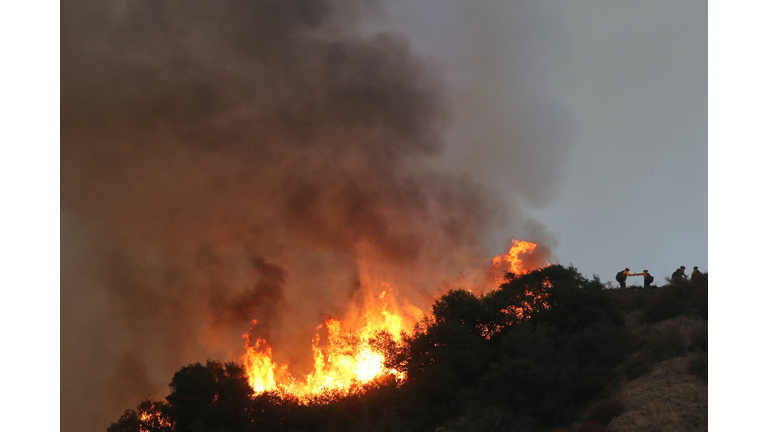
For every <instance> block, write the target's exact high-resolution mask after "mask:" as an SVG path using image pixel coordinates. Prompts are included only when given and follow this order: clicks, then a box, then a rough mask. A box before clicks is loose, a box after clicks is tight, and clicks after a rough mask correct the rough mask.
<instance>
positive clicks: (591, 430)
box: [576, 420, 611, 432]
mask: <svg viewBox="0 0 768 432" xmlns="http://www.w3.org/2000/svg"><path fill="white" fill-rule="evenodd" d="M576 431H577V432H611V430H610V429H608V428H607V427H605V426H604V425H603V424H601V423H600V422H599V421H595V420H587V421H585V422H584V423H581V424H580V425H579V427H578V428H576Z"/></svg>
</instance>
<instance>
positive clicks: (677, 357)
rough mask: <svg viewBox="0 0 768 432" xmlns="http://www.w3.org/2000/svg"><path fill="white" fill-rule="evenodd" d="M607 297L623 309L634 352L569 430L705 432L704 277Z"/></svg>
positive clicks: (615, 293)
mask: <svg viewBox="0 0 768 432" xmlns="http://www.w3.org/2000/svg"><path fill="white" fill-rule="evenodd" d="M667 282H669V281H667ZM608 293H609V294H610V295H611V297H612V298H613V299H614V301H615V302H616V303H617V304H619V305H621V308H622V311H623V313H624V315H625V322H626V327H627V329H628V330H629V331H630V333H631V334H632V336H633V338H634V343H635V350H634V352H633V353H632V354H630V355H629V356H628V357H627V359H626V360H625V361H624V362H623V363H622V364H621V365H620V366H619V367H617V369H616V371H615V373H616V381H615V382H614V384H613V385H612V386H610V387H609V388H608V389H607V390H606V392H605V396H604V398H603V399H601V400H599V401H596V402H593V403H591V404H590V409H589V410H585V412H584V413H583V414H582V423H580V424H577V425H575V426H576V427H575V428H576V429H577V430H582V431H604V430H609V431H615V432H635V431H638V432H639V431H657V432H666V431H670V432H672V431H706V430H707V275H704V278H703V279H702V280H701V281H699V282H698V283H697V284H696V285H693V284H691V283H689V282H687V281H686V282H685V283H683V284H680V285H671V284H669V283H668V284H667V285H665V286H662V287H659V288H653V289H647V290H646V289H642V288H641V287H637V286H634V287H629V288H627V289H624V290H619V289H616V290H610V291H608ZM606 413H607V414H606ZM614 416H615V417H614ZM597 418H599V420H596V419H597ZM606 423H607V427H606V426H604V425H605V424H606ZM564 430H570V429H564Z"/></svg>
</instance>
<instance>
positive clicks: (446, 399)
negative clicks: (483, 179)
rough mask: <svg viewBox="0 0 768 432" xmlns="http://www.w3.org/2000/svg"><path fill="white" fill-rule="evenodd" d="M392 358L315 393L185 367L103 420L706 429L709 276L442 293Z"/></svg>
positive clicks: (534, 281) (546, 274)
mask: <svg viewBox="0 0 768 432" xmlns="http://www.w3.org/2000/svg"><path fill="white" fill-rule="evenodd" d="M432 313H433V316H432V317H431V318H430V319H429V320H424V321H422V322H421V323H419V325H417V327H416V329H415V331H414V333H413V334H412V335H410V336H406V337H405V338H404V339H403V341H402V343H394V341H393V340H392V338H391V337H390V336H389V335H387V334H381V335H380V336H379V338H378V339H377V340H376V341H375V343H376V344H377V345H378V346H380V347H381V348H382V350H384V351H385V353H386V358H387V360H386V366H387V367H390V368H394V369H396V370H397V371H399V372H403V373H405V375H406V376H407V377H408V378H407V380H405V381H404V382H401V383H398V382H396V380H395V379H394V378H393V377H392V376H387V377H383V378H381V379H379V380H377V381H374V382H372V383H368V384H366V385H365V387H364V388H363V389H362V390H361V391H360V392H358V393H356V394H353V395H349V396H345V397H341V398H333V397H332V395H329V396H328V398H318V400H316V401H315V402H313V403H309V404H304V403H299V401H298V400H296V399H294V398H291V397H287V396H281V395H280V394H277V393H263V394H260V395H257V396H254V395H253V391H252V389H251V388H250V386H249V385H248V382H247V379H246V376H245V371H244V370H243V367H242V365H238V364H235V363H226V364H221V363H218V362H213V361H208V362H207V363H206V364H200V363H196V364H192V365H188V366H185V367H183V368H182V369H181V370H179V371H178V372H177V373H176V374H175V375H174V377H173V379H172V381H171V383H170V394H169V395H168V396H167V397H166V398H165V400H163V401H145V402H142V403H141V404H140V405H139V406H138V407H137V408H136V409H128V410H126V411H125V413H124V414H123V416H122V417H121V418H120V419H119V420H117V421H116V422H115V423H113V424H112V425H111V426H110V427H109V429H108V431H109V432H128V431H131V432H138V431H148V432H159V431H163V432H165V431H176V432H192V431H382V432H383V431H392V432H395V431H397V432H402V431H441V432H449V431H450V432H459V431H552V432H555V431H558V432H560V431H581V432H599V431H703V430H707V274H704V275H703V276H702V277H701V278H699V279H698V280H697V281H696V283H691V282H689V281H683V282H678V283H671V282H670V281H667V283H666V284H665V285H662V286H658V287H656V286H654V287H652V288H648V289H644V288H641V287H636V286H635V287H633V286H630V287H628V288H626V289H608V288H607V287H606V285H605V284H603V283H602V282H601V281H600V280H599V279H597V278H594V279H587V278H585V277H584V276H582V275H581V274H579V273H578V271H577V270H576V269H575V268H573V267H563V266H559V265H552V266H549V267H545V268H542V269H539V270H536V271H534V272H531V273H529V274H526V275H522V276H514V275H512V274H509V275H508V276H507V279H506V282H505V283H503V284H502V285H501V286H500V289H499V290H496V291H493V292H490V293H487V294H485V295H483V296H476V295H473V294H472V293H470V292H467V291H463V290H454V291H450V292H448V293H447V294H445V295H444V296H443V297H441V298H440V299H439V300H438V301H437V302H435V304H434V305H433V306H432Z"/></svg>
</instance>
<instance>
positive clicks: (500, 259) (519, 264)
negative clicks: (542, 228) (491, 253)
mask: <svg viewBox="0 0 768 432" xmlns="http://www.w3.org/2000/svg"><path fill="white" fill-rule="evenodd" d="M536 246H537V245H536V243H531V242H527V241H524V240H519V241H518V240H512V247H510V248H509V252H507V253H506V254H504V255H497V256H495V257H494V258H493V264H491V265H492V267H494V268H497V269H502V268H503V267H504V264H505V263H506V267H507V268H505V269H504V270H506V271H508V272H510V273H514V274H517V275H521V274H526V273H529V272H531V271H532V270H534V269H532V268H528V267H527V266H526V265H525V264H524V263H523V261H522V259H521V258H520V254H527V255H530V254H531V253H532V252H533V251H534V250H535V249H536Z"/></svg>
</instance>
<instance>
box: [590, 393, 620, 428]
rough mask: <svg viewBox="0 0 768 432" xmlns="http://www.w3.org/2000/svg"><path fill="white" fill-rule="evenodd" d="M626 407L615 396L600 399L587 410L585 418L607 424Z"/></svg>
mask: <svg viewBox="0 0 768 432" xmlns="http://www.w3.org/2000/svg"><path fill="white" fill-rule="evenodd" d="M626 409H627V407H626V406H625V405H624V402H622V401H621V400H620V399H619V398H617V397H612V398H609V399H605V400H602V401H600V402H598V403H597V404H595V405H594V406H593V407H592V409H590V410H589V413H588V414H587V417H586V420H593V421H596V422H599V423H600V424H602V425H605V426H607V425H608V423H610V422H611V420H613V419H614V418H615V417H618V416H620V415H621V414H622V413H624V411H626Z"/></svg>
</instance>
